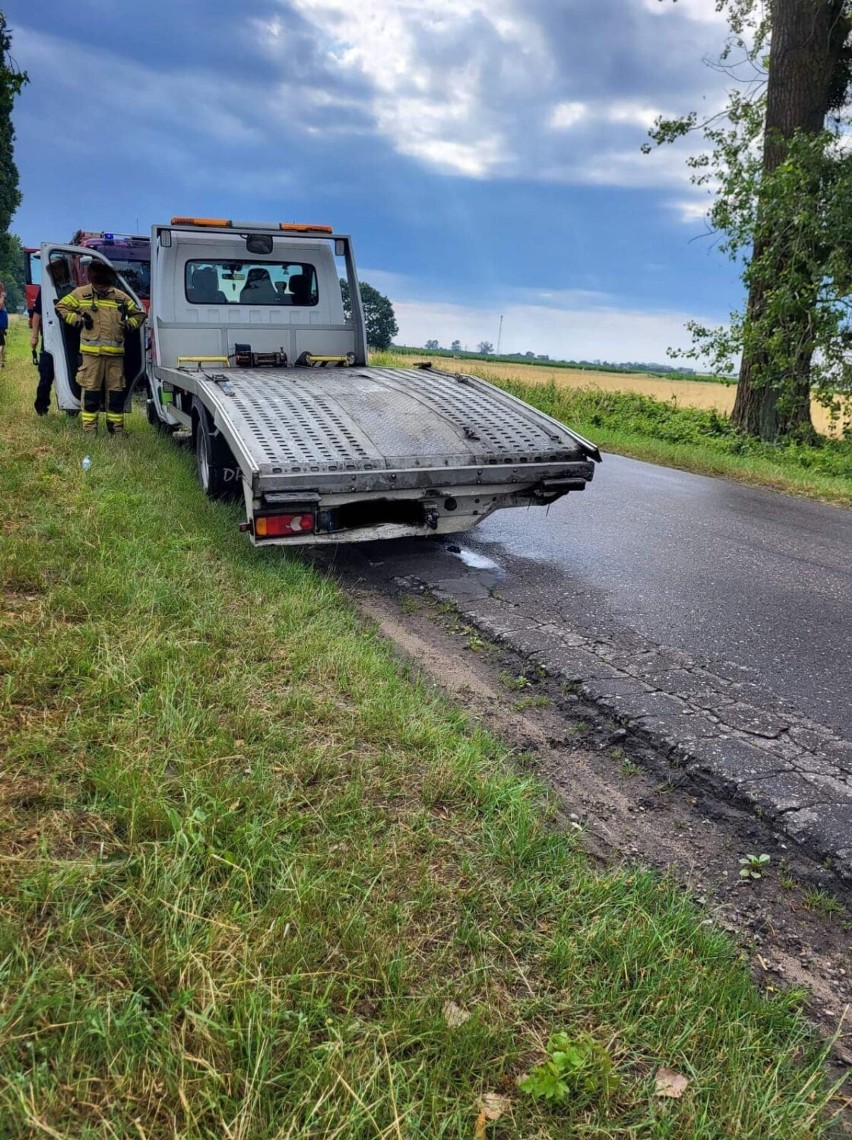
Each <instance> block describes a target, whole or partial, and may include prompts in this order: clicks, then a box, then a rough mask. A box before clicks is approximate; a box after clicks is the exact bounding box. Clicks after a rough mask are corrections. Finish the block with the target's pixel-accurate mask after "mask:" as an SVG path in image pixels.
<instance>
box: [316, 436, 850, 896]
mask: <svg viewBox="0 0 852 1140" xmlns="http://www.w3.org/2000/svg"><path fill="white" fill-rule="evenodd" d="M331 561H333V562H334V565H335V568H336V570H337V572H338V573H341V574H342V576H343V577H344V579H346V578H347V577H348V578H354V579H357V580H358V581H359V582H362V583H363V582H364V581H368V582H370V583H372V584H373V585H374V586H377V585H381V583H382V581H384V582H385V583H386V584H387V585H393V586H395V587H396V588H398V587H399V586H400V585H402V586H403V587H405V586H406V585H412V586H422V587H425V588H427V589H429V590H430V591H431V592H432V593H434V594H435V595H436V596H438V597H439V598H442V599H445V600H448V601H452V602H453V603H454V604H455V605H457V606H458V608H459V610H460V611H461V613H462V614H463V616H465V617H466V618H467V619H468V620H469V621H470V622H471V623H473V624H474V625H475V626H477V627H478V628H479V629H480V630H482V632H483V633H484V634H486V635H487V636H489V637H491V638H493V639H496V640H499V641H501V642H504V643H505V644H506V645H507V646H509V647H510V648H511V649H513V650H515V651H517V652H520V653H522V654H523V655H525V656H526V657H528V658H531V659H534V660H535V661H537V662H538V663H540V664H541V665H542V666H544V667H545V668H546V669H547V671H548V672H549V673H551V674H553V675H555V676H557V677H559V678H560V679H562V680H563V681H564V682H566V683H569V684H571V685H572V686H576V687H578V688H579V689H580V691H582V693H583V694H584V696H586V697H587V698H589V699H591V700H593V701H594V702H595V703H596V704H597V705H598V706H599V707H600V708H601V709H602V710H603V711H605V712H606V713H607V714H608V715H610V716H612V717H613V718H615V719H617V720H618V721H619V723H622V724H624V725H626V726H629V727H630V729H631V730H632V731H634V732H636V733H637V734H638V735H640V736H641V737H642V738H644V739H646V740H647V741H648V742H649V743H650V744H652V745H654V747H656V748H658V749H660V750H661V751H662V752H663V753H664V754H665V755H666V756H667V757H668V758H669V761H670V762H671V763H673V764H675V765H677V766H678V767H681V768H684V769H685V770H686V772H687V774H688V775H689V776H690V777H691V778H692V779H693V780H694V781H695V782H696V784H697V785H699V786H702V787H704V788H706V789H709V790H711V791H712V792H713V793H714V794H716V795H719V796H721V797H724V798H725V799H728V800H730V801H731V802H735V803H737V804H739V805H741V806H745V807H748V808H750V809H751V810H754V811H755V812H757V813H759V814H760V815H761V816H762V817H763V818H765V819H767V820H769V821H770V822H772V823H773V824H774V825H775V826H776V827H777V829H778V830H779V832H781V833H783V834H784V835H786V836H787V837H789V838H790V839H792V840H793V841H794V842H796V843H797V844H799V845H800V846H801V847H802V848H803V850H805V851H807V852H808V854H810V855H813V856H816V857H817V858H819V859H821V860H823V861H825V862H826V863H827V864H829V865H830V866H831V867H832V869H833V870H834V872H835V873H836V874H837V876H838V878H839V879H840V880H841V882H843V884H844V885H845V886H846V887H849V886H852V701H850V690H852V685H850V681H852V654H850V647H852V513H850V512H848V511H844V510H841V509H839V508H834V507H829V506H824V505H822V504H819V503H810V502H805V501H801V500H798V499H793V498H791V497H789V496H785V495H781V494H776V493H774V492H771V491H764V490H759V489H755V488H749V487H743V486H740V485H737V484H734V483H729V482H726V481H724V480H721V479H712V478H707V477H704V476H698V475H691V474H687V473H685V472H681V471H676V470H672V469H669V468H663V467H657V466H654V465H652V464H647V463H640V462H637V461H635V460H630V459H625V458H622V457H620V456H613V455H607V456H606V458H605V461H604V463H603V464H602V465H601V467H599V468H598V469H597V471H596V474H595V480H594V482H593V484H592V485H591V487H590V488H589V489H588V490H587V491H586V492H584V493H583V494H571V495H569V496H567V497H566V498H564V499H562V500H560V502H558V503H556V504H555V505H554V506H552V507H550V508H549V509H548V510H544V509H541V508H532V509H530V510H529V511H522V510H512V511H501V512H497V513H495V514H494V515H492V516H491V517H490V518H488V519H487V520H485V522H484V523H482V524H481V526H480V527H478V528H477V529H475V530H473V531H470V532H467V533H465V534H462V535H459V536H458V538H456V539H450V540H449V541H446V542H435V543H427V542H423V541H422V540H421V541H414V542H408V541H405V542H386V543H371V544H363V545H360V544H358V545H353V546H350V547H341V548H338V549H337V550H336V551H335V553H334V555H333V556H332V558H331Z"/></svg>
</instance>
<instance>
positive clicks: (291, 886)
mask: <svg viewBox="0 0 852 1140" xmlns="http://www.w3.org/2000/svg"><path fill="white" fill-rule="evenodd" d="M23 332H24V330H23V329H21V328H16V329H15V330H14V332H13V338H12V357H13V361H12V365H11V366H10V367H8V368H6V369H5V371H3V372H2V373H0V447H2V457H0V491H2V493H0V536H2V544H1V545H0V577H2V583H3V594H2V606H0V672H2V675H3V681H2V689H0V736H2V740H3V758H2V768H0V866H2V874H0V977H2V982H0V1134H2V1136H3V1138H4V1140H5V1138H6V1137H10V1138H18V1137H20V1138H23V1137H35V1136H50V1137H60V1138H63V1140H66V1138H67V1140H94V1138H96V1137H97V1138H101V1137H103V1138H106V1137H110V1138H115V1137H117V1138H121V1140H123V1138H125V1137H136V1136H139V1137H145V1138H147V1140H158V1138H163V1140H165V1138H167V1137H180V1138H185V1140H189V1138H196V1137H199V1138H200V1137H204V1138H209V1140H214V1138H215V1140H222V1138H226V1137H227V1138H234V1140H272V1138H280V1140H285V1138H287V1140H308V1138H316V1137H323V1138H326V1137H327V1138H329V1140H331V1138H333V1137H342V1138H361V1137H364V1138H367V1137H370V1138H372V1137H403V1136H404V1137H406V1138H423V1140H426V1138H428V1140H434V1138H436V1137H459V1138H461V1137H465V1138H468V1137H471V1136H472V1135H473V1129H474V1123H475V1120H476V1117H477V1112H478V1103H479V1098H480V1096H481V1095H482V1094H485V1093H494V1092H496V1093H501V1094H503V1095H505V1096H508V1097H509V1098H510V1100H511V1108H510V1111H509V1113H508V1115H506V1116H504V1118H503V1119H502V1120H500V1121H498V1122H496V1123H494V1124H491V1125H489V1136H491V1137H510V1136H512V1137H528V1138H543V1137H565V1136H569V1135H570V1136H576V1137H640V1136H642V1137H645V1136H659V1137H671V1138H672V1140H682V1138H684V1137H698V1138H700V1137H707V1138H710V1137H719V1136H737V1137H755V1138H758V1137H759V1138H764V1137H769V1136H778V1137H782V1136H783V1137H785V1138H793V1137H813V1136H819V1135H823V1134H824V1133H825V1131H826V1128H827V1125H826V1120H827V1113H828V1112H829V1111H830V1110H829V1109H827V1104H828V1101H829V1092H828V1090H827V1088H826V1083H825V1078H824V1073H823V1067H822V1066H823V1059H824V1047H823V1046H822V1045H821V1044H820V1043H819V1042H818V1041H816V1040H815V1039H814V1037H813V1036H812V1034H811V1032H810V1031H809V1029H808V1027H807V1024H806V1022H805V1020H804V1018H803V1017H802V1015H801V1013H800V1006H801V1001H802V995H801V994H799V993H788V994H771V995H761V994H760V993H759V992H758V990H757V989H756V988H755V986H754V985H753V984H752V982H751V980H750V977H749V971H748V967H747V964H746V963H745V962H743V961H742V960H741V959H740V957H739V955H738V953H737V951H736V950H735V949H734V948H733V946H732V945H731V943H730V942H729V941H728V940H727V938H726V937H725V936H723V935H722V934H721V933H719V932H717V931H715V930H713V929H711V928H708V927H706V926H703V925H702V917H703V915H702V914H700V913H698V912H696V910H695V908H694V907H693V905H692V904H691V903H690V901H689V900H688V899H687V898H686V897H685V896H684V895H683V893H682V892H681V891H680V890H679V889H678V888H677V886H676V885H675V884H673V883H672V882H670V881H668V880H666V879H661V878H658V877H657V876H655V875H653V874H650V873H648V872H645V871H643V870H635V869H617V868H616V869H612V870H610V871H608V872H603V873H602V872H600V871H598V870H596V869H594V868H592V867H591V866H590V864H589V863H588V862H587V860H586V859H585V858H584V857H583V856H582V854H581V853H579V852H578V851H577V849H576V848H575V847H574V845H573V843H572V840H571V838H570V837H568V836H566V835H565V834H563V832H562V831H561V830H560V829H559V827H558V826H557V822H556V820H557V812H556V805H555V804H554V803H553V802H551V801H550V799H549V798H548V796H547V794H546V793H545V792H544V791H543V789H542V788H541V787H540V786H539V785H538V784H537V783H535V782H534V781H532V780H529V779H526V778H523V777H522V776H520V775H518V774H515V772H514V770H513V768H512V765H511V761H510V757H509V756H508V755H507V753H506V750H505V749H504V747H503V746H502V745H500V744H499V743H498V742H497V741H495V740H494V739H493V738H491V737H490V736H488V735H487V734H486V733H485V732H484V731H482V730H481V729H479V728H477V727H475V726H473V725H471V724H469V723H468V722H466V720H465V719H464V718H463V717H462V716H461V715H460V713H459V712H457V711H456V710H454V709H453V708H452V707H451V706H449V705H448V704H447V703H445V702H444V701H442V700H440V699H439V698H438V697H436V696H435V695H434V694H433V693H432V692H431V691H430V690H429V689H427V688H425V687H424V686H423V685H421V684H420V683H419V682H418V681H417V680H416V679H413V678H411V677H409V676H406V674H405V670H403V669H401V667H400V665H399V663H398V662H397V660H396V659H395V657H394V656H393V655H392V654H391V653H390V652H389V651H388V650H387V648H386V647H385V645H384V644H383V643H382V642H381V640H380V639H379V637H378V636H377V634H376V633H375V632H374V631H373V630H372V629H371V628H365V626H364V623H363V621H362V619H361V618H360V617H359V615H358V614H357V612H355V611H354V610H353V608H352V606H351V605H350V604H349V602H348V601H347V599H346V598H345V596H343V595H342V594H341V593H340V591H339V590H338V589H337V587H336V586H335V585H334V584H333V583H332V582H331V581H330V580H329V579H326V578H324V577H322V576H321V575H319V574H318V573H316V572H315V571H314V570H312V569H311V568H310V567H309V566H308V565H307V564H305V563H304V562H303V561H302V560H300V559H299V558H298V557H296V556H294V555H292V554H288V553H286V552H282V551H281V550H280V549H273V550H267V551H257V550H255V549H253V548H252V547H251V546H250V545H249V543H248V542H247V541H246V540H245V537H244V536H242V535H240V534H239V533H238V532H237V529H236V526H237V522H238V514H237V511H236V508H231V507H223V506H217V505H214V504H211V503H208V502H205V501H204V499H203V498H202V496H201V494H200V492H199V491H198V489H197V488H196V485H195V479H194V474H193V469H192V457H191V456H190V455H188V454H187V453H186V452H185V451H183V450H181V449H180V448H178V447H177V446H176V445H175V444H174V443H173V442H172V441H168V440H164V439H162V438H159V437H157V436H155V435H154V434H153V432H151V431H150V430H149V429H148V426H147V424H146V423H145V422H144V418H143V417H142V416H140V415H139V413H138V412H136V413H135V414H134V415H133V416H132V417H131V424H130V428H131V430H130V434H129V437H128V438H127V439H126V440H124V441H117V440H110V439H108V438H98V439H96V440H94V441H91V442H88V441H84V440H83V438H82V436H81V434H80V430H79V425H78V423H77V422H75V421H73V420H71V419H67V418H65V417H63V416H60V415H58V414H57V413H56V412H55V411H54V412H52V414H51V415H50V416H49V417H48V418H47V419H45V420H37V419H36V418H35V416H34V415H33V413H32V410H31V400H32V396H33V389H34V384H35V375H34V369H32V367H31V365H29V364H27V363H26V362H25V358H24V338H23ZM86 451H88V452H89V453H90V455H91V457H92V466H91V469H90V470H89V471H88V472H83V471H82V469H81V465H80V464H81V459H82V456H83V454H84V452H86ZM448 1002H454V1003H456V1005H458V1006H459V1007H461V1008H462V1009H463V1010H464V1011H466V1012H467V1013H469V1014H470V1017H469V1018H468V1019H467V1020H465V1021H464V1023H463V1024H456V1025H455V1027H452V1026H451V1025H449V1024H448V1022H447V1019H446V1018H445V1016H444V1012H443V1010H444V1007H445V1004H446V1003H448ZM560 1032H564V1033H567V1034H568V1035H569V1037H570V1038H571V1039H577V1040H581V1041H584V1042H587V1041H588V1042H594V1043H596V1044H597V1046H599V1047H600V1050H604V1051H605V1052H606V1055H608V1057H610V1058H611V1059H612V1062H613V1065H614V1073H615V1076H616V1077H617V1078H618V1080H617V1083H614V1084H613V1087H612V1090H611V1091H608V1092H606V1094H604V1092H600V1093H599V1094H597V1095H593V1096H584V1098H583V1099H581V1100H569V1101H568V1102H567V1103H565V1104H560V1105H556V1106H554V1107H549V1106H548V1103H547V1102H543V1101H541V1100H540V1099H536V1098H534V1097H531V1096H525V1095H523V1094H522V1093H521V1092H520V1090H519V1089H518V1088H517V1084H516V1081H517V1079H518V1078H519V1077H520V1076H521V1075H522V1074H524V1073H525V1072H528V1071H529V1070H530V1069H531V1068H533V1067H535V1066H536V1065H540V1064H541V1063H542V1062H543V1061H544V1060H545V1056H546V1054H545V1046H546V1044H547V1041H548V1039H549V1037H550V1036H551V1034H552V1033H560ZM596 1055H600V1056H603V1055H604V1054H603V1053H600V1054H596ZM660 1065H664V1066H666V1067H668V1068H673V1069H676V1070H677V1071H678V1072H681V1073H683V1074H684V1075H686V1076H687V1077H688V1078H689V1081H690V1085H689V1088H688V1090H687V1092H686V1094H685V1095H684V1097H683V1099H682V1100H660V1099H658V1098H657V1097H655V1095H654V1075H655V1072H656V1070H657V1068H658V1066H660Z"/></svg>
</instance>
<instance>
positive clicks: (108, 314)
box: [56, 260, 145, 435]
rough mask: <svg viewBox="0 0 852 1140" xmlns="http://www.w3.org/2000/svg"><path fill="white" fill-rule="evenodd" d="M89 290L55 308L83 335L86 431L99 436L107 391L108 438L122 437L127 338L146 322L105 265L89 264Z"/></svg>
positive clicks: (79, 379)
mask: <svg viewBox="0 0 852 1140" xmlns="http://www.w3.org/2000/svg"><path fill="white" fill-rule="evenodd" d="M88 277H89V284H88V285H81V286H80V288H79V289H74V291H73V292H71V293H69V294H68V296H67V297H63V298H62V300H61V301H58V302H57V304H56V312H57V313H58V314H59V316H60V317H61V318H62V319H63V320H64V321H65V322H66V323H67V324H69V325H72V326H73V327H74V328H78V329H79V330H80V355H81V356H82V364H81V365H80V368H79V370H78V372H77V383H78V384H79V385H80V387H81V388H82V393H81V395H82V400H83V414H82V417H81V418H82V421H83V431H84V432H96V431H97V430H98V413H99V412H100V410H101V406H102V396H101V393H102V391H106V423H107V431H108V432H109V433H110V435H122V434H123V433H124V399H125V394H124V387H125V383H124V333H125V330H126V329H138V328H139V327H140V326H141V325H142V322H143V321H144V320H145V310H144V309H140V308H139V306H138V305H137V304H136V302H135V301H134V300H133V298H132V297H128V295H127V294H126V293H124V292H122V290H121V289H116V288H115V287H114V286H113V285H112V273H111V271H110V269H109V267H108V266H106V265H104V263H103V262H102V261H95V260H93V261H91V262H90V263H89V267H88Z"/></svg>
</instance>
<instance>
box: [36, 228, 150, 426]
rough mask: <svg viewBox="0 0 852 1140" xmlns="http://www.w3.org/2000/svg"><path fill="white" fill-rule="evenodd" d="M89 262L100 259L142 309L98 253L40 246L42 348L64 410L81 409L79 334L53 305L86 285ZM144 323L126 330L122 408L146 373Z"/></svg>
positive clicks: (140, 304)
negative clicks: (49, 355) (51, 362)
mask: <svg viewBox="0 0 852 1140" xmlns="http://www.w3.org/2000/svg"><path fill="white" fill-rule="evenodd" d="M83 258H85V259H86V262H88V261H102V262H103V263H104V265H106V266H108V267H109V269H111V270H112V272H113V273H114V274H115V278H116V283H117V285H118V288H119V289H123V290H124V292H125V293H127V294H128V295H129V296H131V297H132V298H133V300H134V301H135V302H136V304H137V305H139V307H140V308H144V306H143V305H142V303H141V301H140V300H139V298H138V297H137V296H136V294H135V293H134V292H133V290H132V289H131V288H130V287H129V286H128V284H127V282H126V281H125V280H124V278H123V277H122V276H121V275H120V274H119V273H117V272H116V271H115V268H114V267H113V266H112V264H111V263H110V262H109V261H108V259H107V258H105V257H103V256H102V255H101V254H100V253H98V252H97V251H96V250H93V249H83V248H82V247H81V246H76V245H43V246H42V247H41V265H42V272H41V310H42V330H43V332H42V335H43V337H44V351H45V352H49V353H50V354H51V356H52V357H53V373H54V387H55V389H56V398H57V401H58V403H59V407H60V408H62V409H63V411H66V412H77V411H79V410H80V385H79V384H78V383H77V380H76V377H77V368H78V367H79V363H80V334H79V332H78V331H77V330H76V329H72V328H71V327H70V326H69V325H67V324H66V323H65V322H64V321H63V320H61V319H60V318H59V317H58V316H57V315H56V309H55V305H56V302H57V301H59V300H60V299H61V298H62V297H64V296H65V294H66V293H70V292H71V290H72V289H76V288H77V287H78V286H79V285H85V284H87V281H88V278H87V276H86V265H85V264H84V262H83ZM145 337H146V333H145V325H143V326H142V327H141V328H140V329H128V330H127V333H126V335H125V338H124V379H125V389H124V392H125V405H124V406H125V411H129V410H130V400H131V397H132V395H133V389H134V388H135V387H136V385H137V384H138V383H139V381H140V380H141V379H142V377H143V376H144V375H145Z"/></svg>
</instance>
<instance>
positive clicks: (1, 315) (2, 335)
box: [0, 281, 9, 368]
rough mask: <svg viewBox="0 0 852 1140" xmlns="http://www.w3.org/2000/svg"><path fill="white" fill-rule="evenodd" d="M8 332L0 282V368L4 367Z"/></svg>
mask: <svg viewBox="0 0 852 1140" xmlns="http://www.w3.org/2000/svg"><path fill="white" fill-rule="evenodd" d="M8 331H9V314H8V312H7V311H6V286H5V285H4V284H3V282H2V281H0V368H5V367H6V333H7V332H8Z"/></svg>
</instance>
